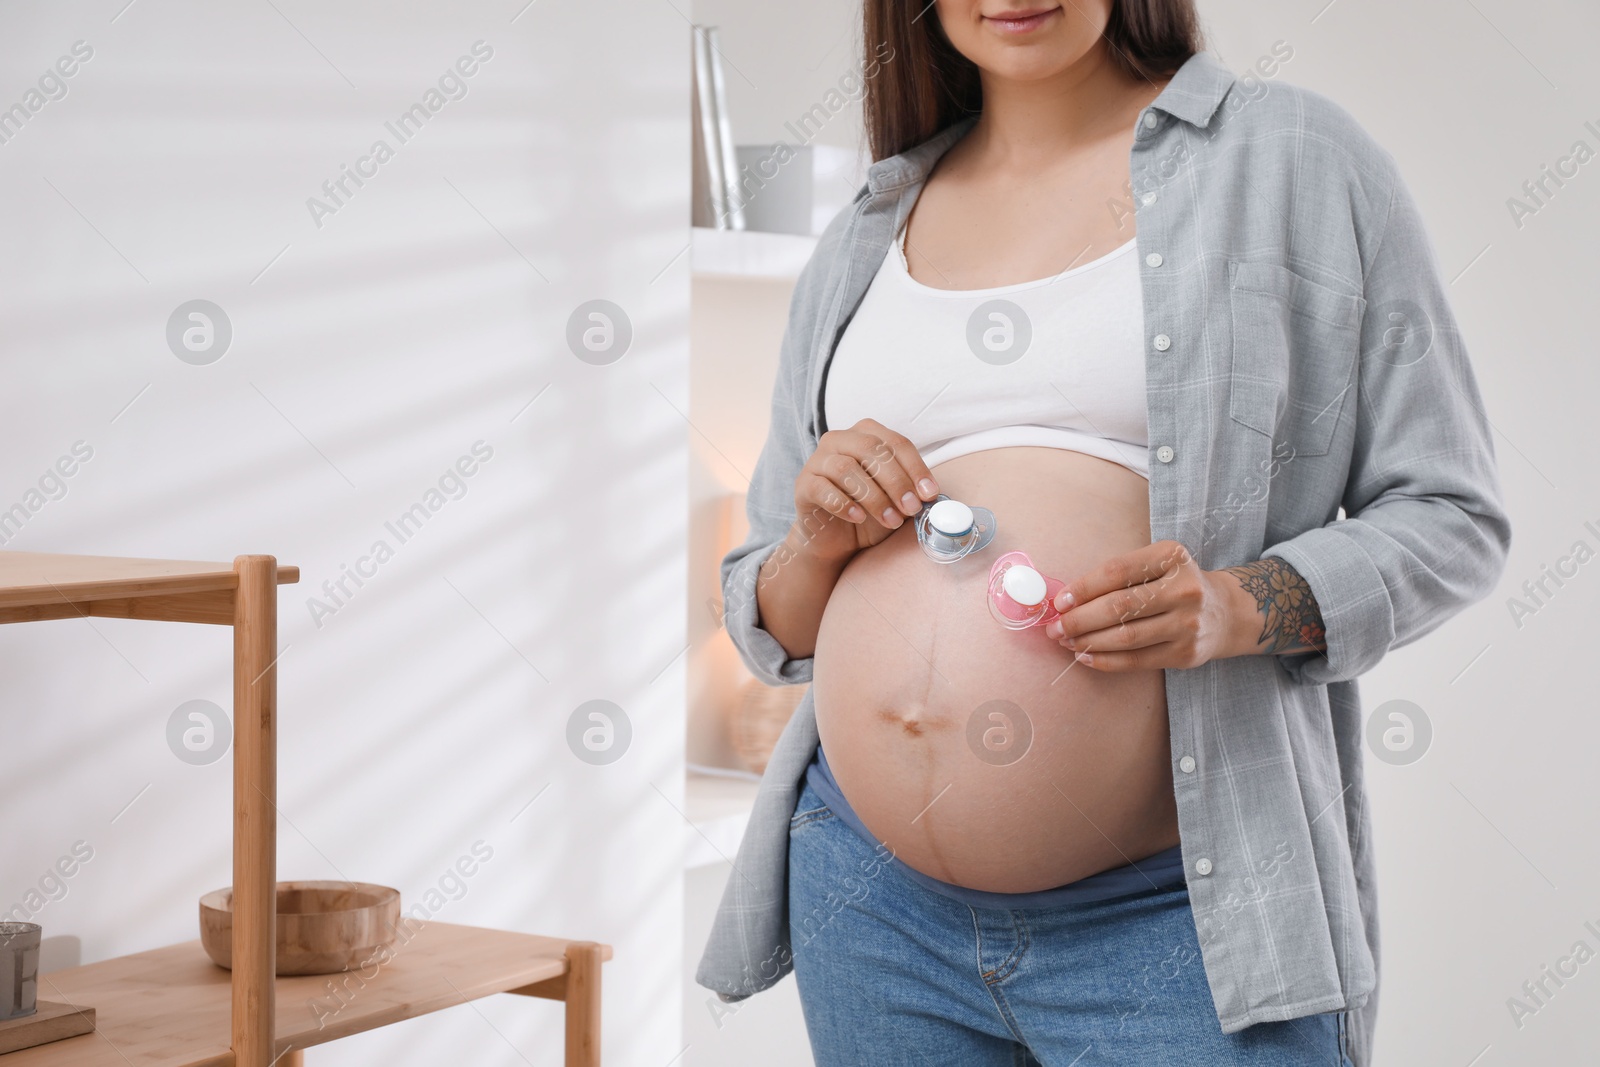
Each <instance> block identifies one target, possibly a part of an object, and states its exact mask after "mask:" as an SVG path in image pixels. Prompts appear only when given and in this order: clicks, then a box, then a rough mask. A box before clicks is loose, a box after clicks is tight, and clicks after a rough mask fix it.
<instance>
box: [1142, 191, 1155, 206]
mask: <svg viewBox="0 0 1600 1067" xmlns="http://www.w3.org/2000/svg"><path fill="white" fill-rule="evenodd" d="M1139 199H1140V200H1141V201H1142V202H1143V203H1144V205H1145V206H1146V207H1149V206H1150V205H1151V204H1153V203H1155V202H1156V192H1155V190H1154V189H1152V190H1150V191H1149V192H1148V193H1145V194H1144V195H1143V196H1141V197H1140V198H1139Z"/></svg>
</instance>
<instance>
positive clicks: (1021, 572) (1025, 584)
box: [1000, 564, 1044, 608]
mask: <svg viewBox="0 0 1600 1067" xmlns="http://www.w3.org/2000/svg"><path fill="white" fill-rule="evenodd" d="M1000 585H1001V588H1003V589H1004V590H1005V592H1006V596H1008V597H1010V598H1011V599H1012V600H1015V601H1016V602H1017V603H1018V604H1020V605H1022V606H1023V607H1025V608H1032V607H1038V605H1039V602H1040V601H1042V600H1043V599H1044V575H1042V574H1040V573H1039V572H1038V571H1036V570H1034V569H1033V568H1032V567H1029V566H1027V565H1026V564H1018V565H1017V566H1015V567H1010V568H1008V569H1007V570H1006V572H1005V574H1003V575H1001V577H1000Z"/></svg>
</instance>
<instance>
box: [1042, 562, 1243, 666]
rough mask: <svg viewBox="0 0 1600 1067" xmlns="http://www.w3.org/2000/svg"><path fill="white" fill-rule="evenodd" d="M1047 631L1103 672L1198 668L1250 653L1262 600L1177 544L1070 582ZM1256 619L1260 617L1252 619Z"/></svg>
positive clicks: (1086, 663) (1101, 567)
mask: <svg viewBox="0 0 1600 1067" xmlns="http://www.w3.org/2000/svg"><path fill="white" fill-rule="evenodd" d="M1055 607H1056V610H1057V611H1059V612H1061V617H1060V618H1059V619H1056V620H1055V621H1053V622H1050V623H1048V624H1047V625H1046V626H1045V633H1046V635H1048V636H1049V637H1051V638H1053V639H1054V640H1056V641H1058V642H1059V643H1060V644H1061V646H1062V647H1063V648H1065V649H1067V650H1068V651H1069V652H1072V653H1074V655H1075V656H1076V657H1077V660H1078V662H1079V663H1082V664H1083V665H1084V666H1086V667H1092V668H1094V669H1095V670H1100V671H1136V670H1157V669H1161V668H1166V667H1198V666H1200V665H1201V664H1202V663H1208V662H1210V661H1211V660H1214V659H1222V658H1224V657H1227V656H1237V655H1242V654H1244V653H1246V652H1248V651H1250V650H1251V649H1250V646H1251V644H1252V643H1253V642H1252V640H1251V639H1252V632H1251V631H1250V629H1249V628H1250V626H1251V625H1252V622H1253V624H1254V626H1255V629H1256V630H1259V629H1260V627H1261V617H1260V613H1259V611H1258V610H1257V607H1256V603H1255V601H1254V600H1253V599H1252V598H1251V597H1250V596H1249V595H1248V594H1247V593H1245V591H1244V590H1243V589H1242V588H1241V587H1240V585H1239V580H1238V578H1237V577H1235V576H1234V575H1232V574H1230V573H1228V572H1227V571H1207V570H1202V569H1201V568H1200V565H1199V564H1198V563H1196V562H1195V560H1194V557H1193V556H1191V555H1190V554H1189V550H1188V549H1186V548H1184V546H1183V545H1181V544H1179V543H1178V542H1177V541H1158V542H1156V543H1155V544H1153V545H1149V546H1147V547H1145V548H1141V549H1138V550H1137V551H1134V552H1129V553H1128V554H1127V555H1124V556H1117V557H1114V558H1112V559H1109V560H1107V561H1106V562H1104V563H1102V564H1100V565H1099V566H1098V567H1096V568H1094V569H1093V570H1092V571H1090V572H1089V573H1088V574H1085V575H1083V576H1082V577H1080V578H1078V579H1077V580H1076V581H1073V582H1069V583H1068V584H1067V586H1066V588H1064V589H1063V590H1062V591H1061V592H1060V593H1059V594H1057V596H1056V599H1055ZM1252 616H1254V619H1252Z"/></svg>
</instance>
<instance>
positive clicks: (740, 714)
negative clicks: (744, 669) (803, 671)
mask: <svg viewBox="0 0 1600 1067" xmlns="http://www.w3.org/2000/svg"><path fill="white" fill-rule="evenodd" d="M806 688H807V687H806V686H803V685H782V686H770V685H764V684H763V683H762V682H760V681H758V680H756V679H753V678H752V679H751V680H750V681H749V682H747V683H746V684H745V687H744V690H743V692H742V693H741V695H740V698H739V704H738V706H737V707H735V708H734V709H733V713H732V714H731V715H729V716H728V740H729V741H730V742H731V743H732V745H733V750H734V751H735V752H737V753H738V754H739V758H740V759H741V760H743V761H744V765H745V766H746V767H749V768H750V769H751V770H752V771H754V772H755V773H756V774H762V773H764V772H765V771H766V769H767V760H769V759H771V758H772V750H773V748H774V747H776V746H777V744H778V735H780V734H782V733H783V728H784V727H785V726H787V725H789V719H790V717H791V716H792V715H794V709H795V708H797V707H799V706H800V701H801V699H802V698H804V696H805V694H806Z"/></svg>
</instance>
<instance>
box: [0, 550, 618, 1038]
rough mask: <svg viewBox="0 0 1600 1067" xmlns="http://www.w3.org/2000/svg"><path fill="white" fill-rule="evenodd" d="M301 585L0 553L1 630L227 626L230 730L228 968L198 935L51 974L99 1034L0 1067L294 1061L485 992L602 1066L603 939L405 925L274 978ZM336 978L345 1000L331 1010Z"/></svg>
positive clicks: (52, 996)
mask: <svg viewBox="0 0 1600 1067" xmlns="http://www.w3.org/2000/svg"><path fill="white" fill-rule="evenodd" d="M299 578H300V572H299V570H298V568H295V567H280V566H278V563H277V560H276V559H274V558H273V557H272V556H239V557H237V558H236V559H235V560H234V561H233V563H232V564H227V563H202V562H194V561H188V560H150V559H119V558H115V557H108V556H67V555H51V554H41V553H33V552H5V551H0V623H16V622H38V621H42V620H47V619H71V618H84V617H89V616H102V617H106V618H119V619H149V620H154V621H159V622H191V623H209V624H212V625H223V626H231V627H233V723H234V743H233V771H234V778H233V826H234V835H233V889H234V924H233V962H234V965H233V970H232V971H231V972H228V971H224V970H222V969H221V968H220V967H217V966H216V965H215V964H213V963H212V962H211V961H210V959H209V958H208V957H207V956H206V955H205V953H204V951H203V950H202V949H201V948H200V943H199V942H198V941H192V942H186V943H184V944H180V945H172V946H168V947H166V948H159V949H154V950H152V951H149V952H140V953H135V954H133V955H129V956H122V957H119V958H117V959H112V960H105V961H102V962H100V963H93V964H89V965H87V966H84V967H75V968H72V969H71V970H66V971H59V972H56V973H54V974H48V975H41V976H40V979H39V985H40V989H41V991H45V990H48V991H49V992H48V995H47V996H46V998H45V999H49V1000H58V1001H64V1002H66V1003H68V1004H83V1005H92V1006H93V1007H94V1008H95V1010H96V1013H97V1015H96V1029H95V1032H94V1033H91V1034H84V1035H82V1036H80V1037H72V1038H66V1039H63V1040H61V1041H56V1042H53V1043H51V1044H48V1045H40V1046H38V1047H36V1048H31V1049H24V1050H22V1051H19V1052H12V1053H8V1054H6V1055H0V1067H35V1065H45V1064H49V1065H53V1067H100V1065H101V1064H104V1065H107V1067H125V1065H126V1064H129V1063H137V1064H139V1065H140V1067H166V1065H172V1067H177V1065H180V1064H183V1065H195V1067H197V1065H206V1067H272V1065H274V1064H278V1065H281V1067H297V1065H298V1064H300V1063H301V1050H302V1049H304V1048H305V1047H307V1046H308V1045H314V1044H321V1043H323V1042H326V1041H331V1040H334V1039H335V1038H339V1037H346V1036H348V1035H350V1034H354V1033H359V1032H362V1031H365V1030H371V1029H374V1028H376V1027H379V1026H386V1025H388V1024H390V1023H394V1022H399V1021H401V1020H402V1019H409V1018H413V1017H415V1016H418V1015H423V1014H427V1013H428V1012H433V1011H438V1010H440V1009H441V1008H446V1007H450V1006H451V1005H454V1004H460V1003H463V1002H466V1001H470V1000H474V999H477V998H479V997H484V996H488V995H489V994H491V993H518V994H522V995H525V996H534V997H545V998H548V999H553V1000H561V1001H565V1003H566V1063H567V1067H599V1064H600V977H601V976H600V970H601V964H602V963H603V962H604V961H605V960H608V959H610V958H611V948H610V946H608V945H602V944H597V943H596V942H593V941H565V940H560V939H556V938H549V937H540V936H537V935H533V934H519V933H512V932H508V931H503V930H484V929H479V928H476V927H470V926H455V925H450V924H445V923H435V922H427V923H417V922H412V923H408V922H407V921H406V920H404V919H403V920H402V924H401V925H402V928H403V930H402V936H401V938H400V939H399V940H397V942H396V945H395V946H394V950H393V958H392V959H391V960H390V961H388V962H386V963H383V964H382V965H381V966H375V967H373V968H369V969H368V970H361V971H347V972H345V973H344V974H342V975H320V976H316V975H308V976H304V977H295V978H276V977H275V975H274V970H275V966H274V963H275V961H274V958H273V957H274V953H275V949H274V945H275V944H276V938H275V927H276V916H275V912H274V905H275V892H274V886H275V884H276V881H277V837H276V827H277V655H278V652H277V634H278V626H277V619H278V613H277V606H278V588H277V587H278V586H279V585H287V584H291V583H294V582H296V581H298V580H299ZM369 971H370V972H371V973H370V977H369V976H368V975H369ZM329 981H333V982H334V983H335V987H334V988H345V989H347V990H348V991H350V992H351V996H350V1000H349V1002H348V1003H342V1004H341V1005H340V1007H339V1008H338V1010H336V1011H335V1010H334V1008H333V1006H332V1004H331V1003H330V1002H329V1001H327V999H326V998H327V997H328V996H329V995H330V993H329V989H328V985H327V983H328V982H329ZM319 998H321V1002H322V1003H323V1005H324V1009H325V1010H323V1011H319V1010H317V1009H316V1008H315V1007H314V1006H313V1005H314V1004H316V1003H317V1002H318V1001H319ZM330 1013H331V1014H330Z"/></svg>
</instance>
